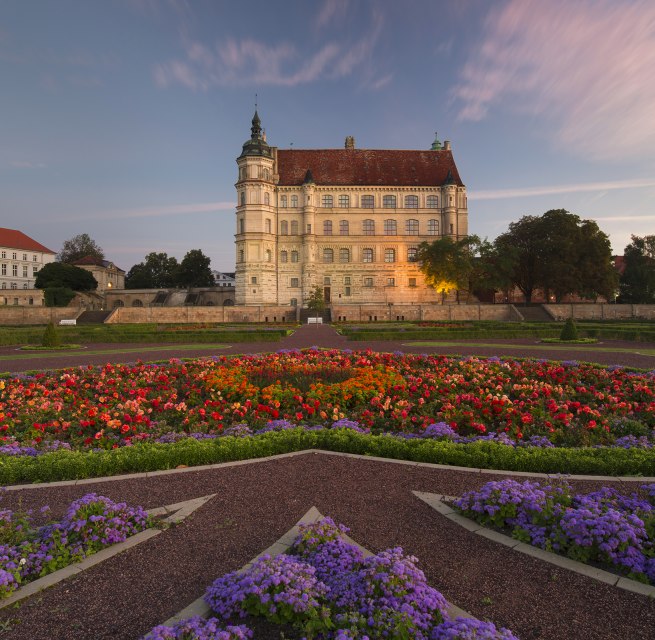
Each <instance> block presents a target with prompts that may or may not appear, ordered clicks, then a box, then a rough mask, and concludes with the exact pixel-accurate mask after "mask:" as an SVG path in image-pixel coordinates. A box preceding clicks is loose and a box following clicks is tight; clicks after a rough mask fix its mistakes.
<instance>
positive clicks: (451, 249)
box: [417, 236, 480, 303]
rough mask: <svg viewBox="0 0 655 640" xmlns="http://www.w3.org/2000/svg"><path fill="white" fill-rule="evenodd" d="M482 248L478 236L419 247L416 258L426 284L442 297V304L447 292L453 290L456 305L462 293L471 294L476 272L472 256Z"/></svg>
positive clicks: (442, 240)
mask: <svg viewBox="0 0 655 640" xmlns="http://www.w3.org/2000/svg"><path fill="white" fill-rule="evenodd" d="M479 246H480V239H479V238H478V237H477V236H468V237H467V238H462V239H461V240H452V239H451V238H448V237H445V236H444V237H443V238H439V239H438V240H435V241H434V242H423V243H421V244H420V245H419V247H418V251H417V258H418V261H419V263H420V269H421V271H422V272H423V275H424V276H425V280H426V282H427V283H428V284H429V285H431V286H432V287H434V288H435V289H436V290H437V291H438V292H439V293H441V296H442V303H443V302H444V301H445V299H446V295H447V294H448V291H452V290H454V291H455V292H456V296H457V302H458V303H459V301H460V291H467V292H468V291H469V288H470V278H471V275H472V273H473V271H474V264H473V255H474V253H475V251H476V248H477V247H479Z"/></svg>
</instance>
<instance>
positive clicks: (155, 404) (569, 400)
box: [0, 349, 655, 482]
mask: <svg viewBox="0 0 655 640" xmlns="http://www.w3.org/2000/svg"><path fill="white" fill-rule="evenodd" d="M296 428H299V429H302V430H303V431H304V433H302V434H295V435H294V434H288V435H286V436H283V435H282V436H280V437H278V438H277V439H276V438H268V439H261V441H259V442H254V443H253V442H249V443H245V442H239V443H234V442H231V440H232V439H229V440H230V442H229V443H228V442H227V440H226V441H225V442H223V443H214V444H212V443H209V442H204V443H202V445H203V446H202V447H197V446H195V445H190V444H183V446H182V445H181V446H180V447H178V448H177V450H173V451H171V452H170V453H168V454H165V453H163V449H162V448H161V447H157V446H155V445H157V444H158V443H160V444H166V443H173V442H176V441H178V440H180V439H183V438H189V437H192V438H194V439H196V440H200V441H209V440H222V439H224V438H225V436H236V437H237V439H239V437H240V436H244V435H258V434H259V435H261V434H266V433H268V432H284V431H288V430H294V429H296ZM654 429H655V372H653V371H651V372H639V371H631V370H628V369H625V368H623V367H619V366H613V367H601V366H598V365H591V364H584V363H578V362H573V361H570V362H561V363H560V362H552V361H538V360H516V359H507V360H502V359H500V358H475V357H471V358H453V357H445V356H436V355H435V356H431V355H405V354H379V353H371V352H349V351H336V350H332V351H318V350H316V349H310V350H306V351H303V352H300V351H287V352H279V353H276V354H269V355H262V356H240V357H230V358H228V357H214V358H211V359H199V360H193V361H189V362H182V361H179V360H173V361H170V362H168V363H163V364H144V363H137V364H133V365H105V366H104V367H102V368H99V369H96V368H92V367H87V368H75V369H68V370H62V371H59V372H56V373H36V374H33V375H19V376H14V377H10V378H6V379H4V380H0V434H2V435H1V436H0V438H1V439H2V446H1V447H0V454H4V455H1V456H0V481H2V482H18V481H30V474H32V473H33V471H30V472H27V471H20V470H17V468H18V467H21V468H23V469H28V468H29V467H30V466H32V467H33V466H34V465H33V462H31V461H30V460H29V458H30V457H33V456H37V455H39V456H40V455H44V456H45V457H44V458H43V460H41V461H40V464H39V466H40V467H41V469H42V470H43V471H44V472H46V475H41V476H40V477H36V478H33V479H32V480H34V479H40V480H52V479H62V478H64V477H66V476H65V475H61V473H60V474H59V475H57V474H56V473H55V474H54V475H52V474H50V475H47V473H48V468H49V467H52V466H54V467H59V468H63V467H67V468H71V465H72V466H74V467H75V466H76V467H77V468H78V471H74V470H71V473H72V475H70V476H69V477H88V475H89V474H91V475H96V474H97V473H104V474H112V473H120V472H125V471H136V470H141V469H139V468H135V467H134V464H135V462H134V461H135V460H138V463H139V464H141V465H143V464H144V458H147V457H149V456H150V457H152V458H153V459H159V463H158V464H160V465H163V466H159V467H153V466H152V464H151V463H147V462H145V467H144V469H148V470H152V469H154V468H168V467H169V466H170V465H171V464H175V465H177V464H189V463H191V464H206V463H210V462H220V461H225V460H227V459H242V458H248V457H255V456H257V455H269V454H270V453H283V452H286V451H292V450H299V449H303V448H311V447H321V446H325V447H326V448H328V449H330V448H332V449H336V450H342V451H343V450H345V451H351V452H353V453H374V454H375V455H385V453H384V451H386V452H387V453H388V454H389V455H390V456H391V457H400V458H405V459H416V460H421V461H432V462H444V463H446V464H462V465H464V466H473V465H478V466H481V467H487V466H494V465H497V464H501V465H502V466H501V467H499V468H507V469H521V470H533V471H537V470H538V471H559V472H578V473H622V474H626V473H631V472H633V473H645V474H648V473H653V472H654V471H655V449H654V444H655V436H654V433H655V431H654ZM344 430H347V431H350V432H353V433H350V434H349V435H348V436H344V435H342V434H341V433H338V432H343V431H344ZM322 431H327V433H325V434H323V433H322ZM368 434H370V436H371V437H370V438H369V437H359V438H358V437H356V436H367V435H368ZM413 441H420V442H413ZM143 443H146V444H149V445H151V446H150V448H147V447H146V448H142V447H141V448H139V447H137V446H135V445H140V444H143ZM283 443H285V444H283ZM365 443H368V445H366V444H365ZM496 444H497V445H499V446H497V447H494V446H492V445H496ZM471 445H473V447H472V448H471V450H470V452H469V453H465V452H464V450H465V448H466V447H469V446H471ZM367 446H368V447H369V450H368V451H366V450H365V449H366V448H367ZM203 447H204V448H203ZM344 447H345V448H344ZM124 448H130V449H132V451H131V452H130V453H127V454H124V455H123V454H120V455H115V456H105V458H103V460H108V461H109V462H103V463H102V464H100V468H102V469H103V470H102V471H100V468H98V464H97V463H96V462H92V463H87V462H83V461H82V459H81V458H80V456H79V455H74V454H76V452H79V451H82V452H93V453H95V454H100V453H102V452H107V451H110V450H118V449H124ZM550 448H557V449H559V450H560V451H559V452H550V453H548V452H546V451H545V449H550ZM605 448H612V449H611V452H612V456H609V455H607V454H605V453H603V450H604V449H605ZM137 449H140V450H139V451H137ZM536 449H539V450H540V452H535V451H534V450H536ZM53 450H68V453H67V451H57V452H55V454H53V453H51V452H52V451H53ZM219 450H220V451H219ZM226 450H229V451H230V452H231V453H226ZM620 450H623V452H621V451H620ZM176 451H177V453H179V452H181V451H184V452H185V454H184V455H183V456H182V458H184V456H186V455H187V454H188V453H189V452H190V451H193V452H194V455H192V456H191V458H194V456H195V457H196V459H188V456H187V458H185V459H180V457H179V456H177V454H176ZM626 452H627V453H626ZM615 454H616V455H615ZM230 455H232V456H234V457H232V458H230V457H229V456H230ZM226 456H227V457H226ZM10 457H18V458H20V460H19V461H18V460H14V461H11V460H10V459H9V458H10ZM121 460H123V461H125V460H128V463H127V464H122V463H120V461H121ZM598 460H600V461H601V463H597V462H596V461H598ZM47 461H48V462H47ZM71 461H75V462H74V463H73V462H71ZM117 461H118V462H117ZM543 461H548V462H543ZM557 461H559V462H557ZM590 461H592V462H590ZM631 461H633V462H634V464H631ZM550 464H552V465H553V466H552V467H550V468H549V466H548V465H550ZM84 468H87V470H86V471H85V470H84ZM91 468H94V469H95V468H98V470H97V471H95V470H90V469H91ZM71 469H72V468H71ZM67 473H68V472H67Z"/></svg>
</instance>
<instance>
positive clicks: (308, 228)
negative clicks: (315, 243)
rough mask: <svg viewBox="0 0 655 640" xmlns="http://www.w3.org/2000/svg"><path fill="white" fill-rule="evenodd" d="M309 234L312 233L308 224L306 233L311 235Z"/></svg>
mask: <svg viewBox="0 0 655 640" xmlns="http://www.w3.org/2000/svg"><path fill="white" fill-rule="evenodd" d="M311 232H312V225H311V224H308V225H307V233H311Z"/></svg>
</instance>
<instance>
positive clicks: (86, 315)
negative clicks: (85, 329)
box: [77, 311, 111, 324]
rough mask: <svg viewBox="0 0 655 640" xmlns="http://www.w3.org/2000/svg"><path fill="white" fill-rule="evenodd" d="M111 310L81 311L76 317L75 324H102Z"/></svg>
mask: <svg viewBox="0 0 655 640" xmlns="http://www.w3.org/2000/svg"><path fill="white" fill-rule="evenodd" d="M110 313H111V311H83V312H82V313H81V315H80V316H79V317H78V318H77V324H102V323H103V322H104V321H105V320H106V318H107V316H109V314H110Z"/></svg>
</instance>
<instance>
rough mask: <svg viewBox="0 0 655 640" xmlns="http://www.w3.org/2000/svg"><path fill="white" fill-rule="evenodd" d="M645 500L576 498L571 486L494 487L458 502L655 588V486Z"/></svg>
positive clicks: (476, 514) (469, 512) (603, 495)
mask: <svg viewBox="0 0 655 640" xmlns="http://www.w3.org/2000/svg"><path fill="white" fill-rule="evenodd" d="M641 490H642V492H643V494H644V495H639V494H637V493H632V494H630V495H622V494H620V493H619V492H618V491H617V490H616V489H613V488H608V487H603V488H602V489H600V490H599V491H594V492H591V493H587V494H575V493H574V492H573V490H572V488H571V487H570V486H569V485H568V484H567V483H565V482H561V483H554V484H544V483H540V482H531V481H525V482H522V483H520V482H517V481H516V480H501V481H499V482H488V483H486V484H485V485H484V486H483V487H482V488H481V489H479V490H477V491H470V492H468V493H466V494H464V495H463V496H462V497H461V498H459V499H457V500H456V501H455V502H454V506H455V507H456V508H457V509H458V511H459V512H460V513H462V514H463V515H465V516H468V517H470V518H473V519H474V520H476V521H477V522H479V523H481V524H485V525H491V526H495V527H498V528H501V529H505V530H508V531H510V532H511V535H512V536H513V537H514V538H517V539H518V540H521V541H523V542H527V543H529V544H532V545H534V546H537V547H540V548H542V549H546V550H547V551H554V552H559V553H562V554H564V555H566V556H568V557H570V558H572V559H574V560H579V561H581V562H587V563H588V562H594V563H599V564H602V565H605V566H609V567H611V568H612V569H613V570H615V571H617V572H619V573H622V574H624V575H627V576H628V577H631V578H634V579H636V580H640V581H642V582H649V583H650V584H655V484H650V485H643V486H642V487H641Z"/></svg>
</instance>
